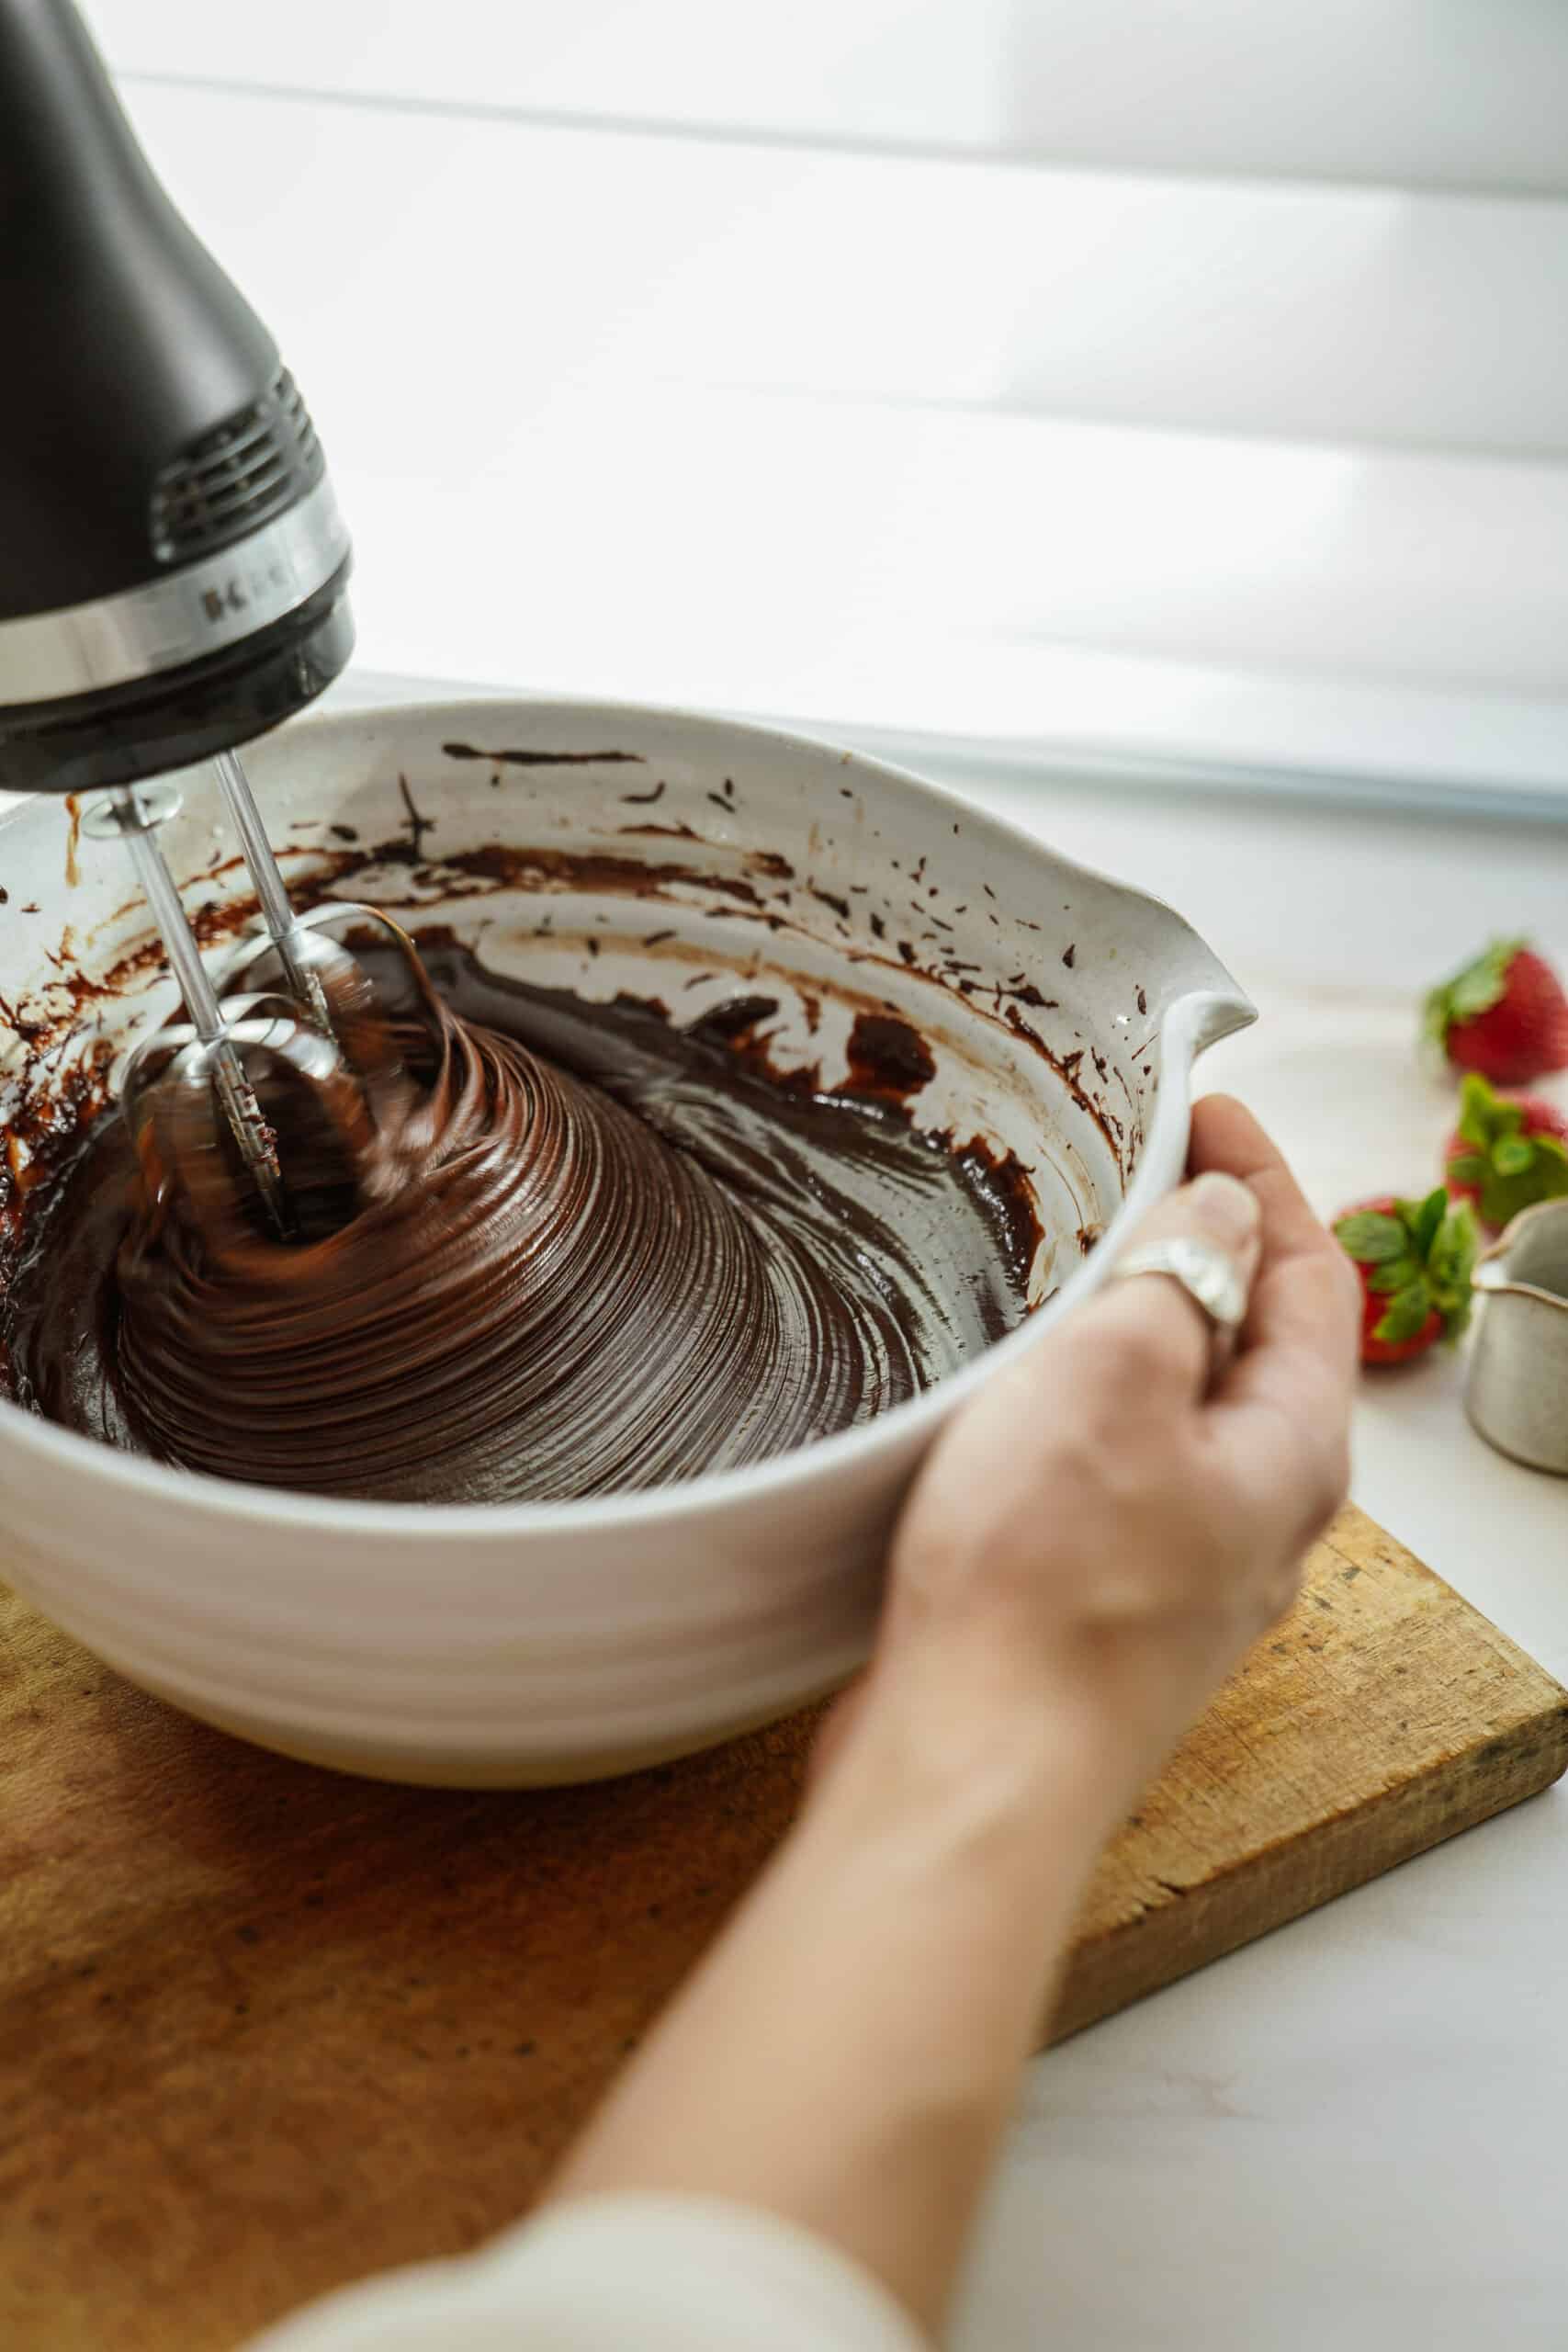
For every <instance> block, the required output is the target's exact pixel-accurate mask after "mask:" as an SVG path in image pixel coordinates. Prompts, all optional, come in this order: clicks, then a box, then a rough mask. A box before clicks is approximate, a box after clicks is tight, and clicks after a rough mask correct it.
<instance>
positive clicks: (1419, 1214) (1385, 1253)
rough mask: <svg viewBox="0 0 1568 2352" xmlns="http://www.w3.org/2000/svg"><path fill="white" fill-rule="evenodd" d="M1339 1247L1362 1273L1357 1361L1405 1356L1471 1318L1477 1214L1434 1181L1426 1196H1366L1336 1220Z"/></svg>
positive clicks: (1451, 1336) (1454, 1335) (1447, 1336)
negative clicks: (1367, 1198) (1435, 1186)
mask: <svg viewBox="0 0 1568 2352" xmlns="http://www.w3.org/2000/svg"><path fill="white" fill-rule="evenodd" d="M1334 1231H1335V1234H1336V1236H1337V1239H1338V1242H1339V1246H1340V1248H1341V1249H1342V1250H1344V1251H1345V1254H1346V1256H1347V1257H1348V1259H1349V1260H1350V1261H1351V1262H1352V1263H1353V1265H1354V1266H1355V1269H1356V1272H1358V1273H1359V1275H1360V1277H1361V1290H1362V1294H1363V1297H1364V1300H1365V1306H1364V1308H1363V1312H1362V1318H1361V1362H1362V1363H1405V1362H1406V1361H1407V1359H1408V1358H1409V1357H1411V1356H1418V1355H1424V1354H1425V1353H1426V1351H1427V1349H1428V1348H1429V1347H1431V1346H1433V1345H1434V1344H1435V1342H1436V1341H1437V1340H1457V1339H1458V1338H1459V1336H1460V1333H1461V1331H1462V1330H1463V1329H1464V1327H1465V1325H1466V1323H1467V1322H1468V1321H1469V1319H1470V1270H1471V1268H1472V1266H1473V1265H1474V1263H1475V1256H1476V1250H1477V1246H1478V1236H1477V1233H1476V1229H1475V1218H1474V1216H1472V1213H1471V1211H1470V1209H1469V1208H1468V1207H1467V1206H1466V1204H1465V1203H1464V1202H1462V1201H1459V1202H1452V1203H1450V1199H1449V1196H1448V1194H1447V1193H1446V1192H1445V1191H1444V1190H1443V1188H1442V1186H1441V1185H1440V1184H1439V1185H1438V1189H1437V1191H1436V1192H1435V1193H1427V1197H1426V1199H1425V1200H1424V1201H1399V1200H1394V1199H1393V1197H1392V1196H1389V1197H1386V1198H1384V1199H1382V1200H1377V1201H1363V1202H1362V1203H1361V1204H1360V1206H1359V1208H1353V1209H1347V1210H1346V1212H1345V1214H1344V1216H1342V1217H1339V1218H1338V1219H1337V1221H1336V1223H1335V1227H1334Z"/></svg>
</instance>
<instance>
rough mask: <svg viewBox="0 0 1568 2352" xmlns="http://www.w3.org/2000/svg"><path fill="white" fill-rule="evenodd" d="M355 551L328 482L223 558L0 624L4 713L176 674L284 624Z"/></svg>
mask: <svg viewBox="0 0 1568 2352" xmlns="http://www.w3.org/2000/svg"><path fill="white" fill-rule="evenodd" d="M348 551H349V541H348V533H347V531H346V529H345V528H344V522H343V517H342V516H341V515H340V514H339V513H338V508H337V502H336V500H335V499H334V498H333V492H332V485H331V483H330V482H329V481H324V480H323V481H320V482H318V483H317V484H316V487H315V488H314V490H312V491H311V492H310V493H309V495H308V496H307V497H305V498H303V499H301V500H300V502H299V504H298V505H297V506H291V507H290V508H289V509H288V512H287V513H286V514H283V515H278V516H277V517H276V520H275V521H273V522H271V523H268V524H266V525H265V526H263V528H262V529H260V530H259V531H254V532H252V533H251V535H250V537H248V538H243V539H238V540H236V541H235V542H234V544H233V545H232V546H231V547H227V548H222V549H220V552H219V553H218V554H217V555H213V556H209V557H207V558H206V559H205V560H203V561H202V562H200V563H193V564H189V565H187V566H186V568H185V569H184V570H183V571H172V572H169V573H168V574H167V575H166V576H165V577H164V578H163V579H160V580H152V581H149V582H147V583H146V584H145V586H143V587H140V588H130V589H127V590H126V591H125V592H124V593H123V594H120V595H118V596H100V597H97V598H96V599H95V600H94V601H93V602H92V603H91V604H85V605H69V606H67V607H66V608H65V609H64V610H62V611H56V612H50V613H32V614H28V615H25V616H23V617H22V618H21V619H19V620H10V621H0V709H6V708H10V707H20V706H22V705H25V704H29V703H43V702H55V701H61V700H63V699H65V698H66V697H67V696H69V695H80V694H88V693H92V692H95V691H96V690H97V689H99V688H101V687H105V686H118V685H125V684H130V682H131V681H132V680H133V679H136V678H149V677H153V676H155V675H156V674H157V673H159V672H161V671H164V670H177V669H180V668H182V667H183V666H184V665H185V663H186V662H199V661H202V660H204V659H205V658H206V657H207V656H208V655H209V654H212V653H220V652H222V650H224V648H225V647H226V646H230V645H233V644H237V643H238V642H239V641H240V640H241V639H244V638H251V637H254V636H256V635H257V634H258V633H259V632H260V631H261V630H263V629H265V628H271V626H272V625H273V623H274V622H275V621H280V620H282V619H283V618H284V617H285V616H286V615H287V614H288V613H291V612H294V611H295V610H297V608H298V607H299V605H303V604H304V603H306V601H307V600H308V599H309V598H310V597H311V596H313V595H314V594H316V591H317V590H318V589H319V588H323V587H325V585H326V583H327V582H328V581H329V580H330V579H331V578H332V576H333V572H334V571H337V569H338V567H339V566H340V565H341V564H342V563H343V562H344V560H345V559H346V557H347V555H348Z"/></svg>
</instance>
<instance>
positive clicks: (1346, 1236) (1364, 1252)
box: [1334, 1209, 1409, 1266]
mask: <svg viewBox="0 0 1568 2352" xmlns="http://www.w3.org/2000/svg"><path fill="white" fill-rule="evenodd" d="M1334 1231H1335V1234H1336V1236H1337V1239H1338V1242H1339V1245H1340V1247H1341V1249H1342V1250H1344V1251H1345V1253H1346V1255H1347V1256H1348V1257H1350V1258H1353V1259H1354V1260H1355V1261H1356V1263H1357V1265H1358V1266H1381V1265H1383V1264H1385V1263H1386V1262H1387V1261H1388V1260H1390V1259H1391V1258H1403V1257H1404V1254H1405V1251H1406V1250H1407V1249H1408V1247H1409V1236H1408V1235H1407V1234H1406V1232H1405V1230H1404V1226H1403V1224H1402V1223H1401V1222H1400V1220H1399V1218H1398V1217H1396V1216H1385V1214H1384V1213H1383V1211H1382V1209H1356V1210H1353V1211H1352V1212H1351V1214H1350V1215H1349V1216H1342V1217H1341V1218H1340V1220H1339V1222H1338V1224H1337V1226H1336V1227H1335V1228H1334Z"/></svg>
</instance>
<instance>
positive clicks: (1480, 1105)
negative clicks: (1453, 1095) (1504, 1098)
mask: <svg viewBox="0 0 1568 2352" xmlns="http://www.w3.org/2000/svg"><path fill="white" fill-rule="evenodd" d="M1496 1102H1497V1097H1496V1095H1495V1093H1494V1092H1493V1091H1492V1089H1491V1088H1490V1087H1489V1086H1488V1085H1487V1083H1486V1080H1484V1079H1483V1078H1481V1077H1478V1076H1477V1074H1476V1072H1475V1071H1474V1070H1471V1071H1469V1072H1468V1073H1467V1075H1466V1077H1465V1080H1464V1083H1463V1085H1462V1086H1461V1088H1460V1091H1459V1127H1458V1130H1457V1132H1458V1134H1459V1136H1460V1137H1461V1140H1462V1141H1463V1142H1465V1143H1472V1144H1473V1145H1474V1146H1475V1148H1476V1149H1477V1150H1478V1151H1486V1150H1489V1149H1490V1148H1491V1144H1492V1137H1493V1135H1494V1133H1495V1127H1494V1125H1493V1122H1494V1118H1495V1106H1496Z"/></svg>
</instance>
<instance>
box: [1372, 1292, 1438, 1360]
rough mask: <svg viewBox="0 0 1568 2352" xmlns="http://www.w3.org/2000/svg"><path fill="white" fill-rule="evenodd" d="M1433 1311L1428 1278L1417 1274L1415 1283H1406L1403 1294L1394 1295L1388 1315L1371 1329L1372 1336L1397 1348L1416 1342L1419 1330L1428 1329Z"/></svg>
mask: <svg viewBox="0 0 1568 2352" xmlns="http://www.w3.org/2000/svg"><path fill="white" fill-rule="evenodd" d="M1431 1312H1432V1294H1431V1291H1430V1290H1429V1289H1428V1287H1427V1280H1426V1277H1425V1275H1422V1274H1417V1276H1416V1280H1415V1281H1414V1282H1413V1283H1405V1285H1404V1289H1403V1290H1402V1291H1398V1292H1396V1293H1395V1295H1394V1296H1393V1300H1392V1302H1391V1304H1390V1306H1389V1309H1388V1312H1387V1314H1386V1315H1384V1316H1382V1317H1381V1318H1380V1319H1379V1321H1378V1322H1376V1323H1375V1324H1374V1325H1373V1326H1372V1337H1373V1339H1374V1340H1386V1341H1387V1342H1388V1344H1389V1345H1390V1346H1391V1347H1397V1346H1398V1345H1399V1343H1400V1341H1401V1340H1413V1339H1415V1337H1416V1333H1417V1332H1418V1331H1422V1330H1425V1329H1426V1326H1427V1317H1428V1315H1430V1313H1431Z"/></svg>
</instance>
